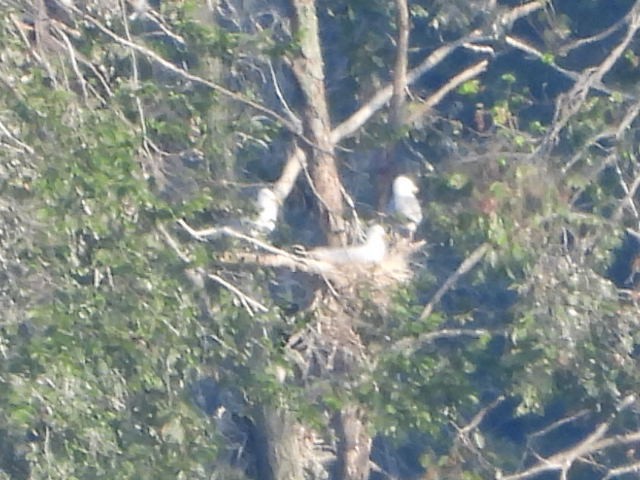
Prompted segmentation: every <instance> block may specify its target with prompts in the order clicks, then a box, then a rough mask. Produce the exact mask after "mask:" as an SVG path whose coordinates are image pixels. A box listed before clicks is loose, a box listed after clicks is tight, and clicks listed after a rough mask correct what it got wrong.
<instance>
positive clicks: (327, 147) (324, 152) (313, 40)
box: [292, 0, 345, 245]
mask: <svg viewBox="0 0 640 480" xmlns="http://www.w3.org/2000/svg"><path fill="white" fill-rule="evenodd" d="M292 5H293V8H294V12H295V13H294V15H293V27H294V37H295V38H297V40H298V42H299V46H300V55H298V56H297V57H296V58H295V59H294V60H293V62H292V66H293V72H294V74H295V76H296V78H297V80H298V83H299V85H300V89H301V90H302V93H303V96H304V108H303V116H304V118H303V125H304V135H305V137H306V138H307V139H308V140H309V141H310V142H311V143H312V144H313V146H308V147H307V148H308V149H309V155H308V158H309V170H310V172H311V178H312V180H313V183H314V185H313V187H314V190H315V192H316V194H317V195H318V198H317V206H318V210H319V212H320V217H321V221H322V226H323V230H324V232H325V234H326V236H327V242H328V244H329V245H339V244H343V243H344V239H345V235H344V234H345V221H344V218H343V215H344V204H343V201H342V184H341V182H340V177H339V175H338V168H337V166H336V161H335V155H334V145H333V143H332V142H331V139H330V136H331V120H330V118H329V110H328V108H327V100H326V93H325V88H324V62H323V59H322V52H321V50H320V37H319V32H318V18H317V15H316V8H315V1H314V0H292Z"/></svg>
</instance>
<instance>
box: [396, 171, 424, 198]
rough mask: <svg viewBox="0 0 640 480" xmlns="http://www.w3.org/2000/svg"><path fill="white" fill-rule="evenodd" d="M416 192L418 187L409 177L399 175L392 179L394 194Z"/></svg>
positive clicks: (412, 193)
mask: <svg viewBox="0 0 640 480" xmlns="http://www.w3.org/2000/svg"><path fill="white" fill-rule="evenodd" d="M416 193H418V187H417V186H416V184H415V183H413V181H412V180H411V179H410V178H409V177H406V176H404V175H399V176H397V177H396V178H395V180H394V181H393V194H394V195H415V194H416Z"/></svg>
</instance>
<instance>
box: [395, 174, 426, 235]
mask: <svg viewBox="0 0 640 480" xmlns="http://www.w3.org/2000/svg"><path fill="white" fill-rule="evenodd" d="M416 193H418V187H417V186H416V184H415V183H413V181H412V180H411V179H410V178H409V177H405V176H404V175H399V176H397V177H396V178H395V180H394V181H393V187H392V196H391V200H390V201H389V208H388V210H389V212H390V213H391V214H392V215H394V216H395V217H397V218H398V220H400V221H401V222H402V223H403V227H404V228H405V229H406V230H408V231H409V233H410V234H411V235H413V234H414V233H415V231H416V230H417V228H418V225H419V224H420V222H421V221H422V207H421V206H420V202H419V201H418V198H417V197H416Z"/></svg>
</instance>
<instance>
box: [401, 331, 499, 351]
mask: <svg viewBox="0 0 640 480" xmlns="http://www.w3.org/2000/svg"><path fill="white" fill-rule="evenodd" d="M490 333H491V332H490V331H489V330H485V329H483V328H476V329H466V328H446V329H443V330H438V331H435V332H427V333H423V334H421V335H418V336H417V337H415V338H413V337H408V338H403V339H402V340H399V341H397V342H396V343H394V344H393V345H392V346H391V348H390V349H389V351H391V352H393V353H402V354H404V355H411V354H412V353H413V352H415V351H416V350H418V349H419V348H421V347H422V346H423V345H427V344H429V343H433V342H435V341H436V340H441V339H443V338H457V337H476V338H477V337H482V336H483V335H488V334H490Z"/></svg>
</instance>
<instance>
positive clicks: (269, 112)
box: [74, 8, 308, 141]
mask: <svg viewBox="0 0 640 480" xmlns="http://www.w3.org/2000/svg"><path fill="white" fill-rule="evenodd" d="M74 10H75V11H76V12H77V13H79V14H82V15H83V18H84V19H86V20H87V21H88V22H90V23H91V24H92V25H94V26H95V27H96V28H97V29H98V30H100V31H101V32H102V33H104V34H105V35H107V36H108V37H109V38H111V39H112V40H114V41H115V42H116V43H119V44H120V45H122V46H125V47H128V48H130V49H133V50H135V51H137V52H138V53H141V54H142V55H144V56H145V57H147V58H148V59H149V60H152V61H154V62H156V63H158V64H159V65H161V66H162V67H164V68H166V69H167V70H170V71H171V72H173V73H175V74H176V75H178V76H180V77H182V78H183V79H185V80H190V81H192V82H194V83H197V84H199V85H204V86H206V87H208V88H210V89H212V90H214V91H215V92H218V93H220V94H221V95H224V96H226V97H228V98H231V99H233V100H235V101H237V102H240V103H242V104H244V105H247V106H249V107H251V108H253V109H254V110H257V111H259V112H262V113H264V114H265V115H267V116H269V117H270V118H273V119H274V120H276V121H277V122H278V123H280V124H281V125H282V126H284V127H285V128H286V129H287V130H289V131H290V132H292V133H294V134H296V135H298V136H300V138H303V137H302V136H301V133H302V132H300V131H299V130H297V127H296V125H293V124H292V123H291V122H289V121H288V120H286V119H285V118H284V117H282V116H281V115H279V114H278V113H276V112H274V111H273V110H271V109H269V108H267V107H265V106H264V105H261V104H259V103H257V102H254V101H253V100H250V99H248V98H246V97H244V96H243V95H241V94H239V93H236V92H233V91H231V90H229V89H227V88H225V87H223V86H221V85H218V84H217V83H214V82H212V81H210V80H206V79H204V78H202V77H199V76H198V75H194V74H192V73H190V72H188V71H187V70H184V69H183V68H180V67H177V66H175V65H174V64H172V63H171V62H169V61H167V60H165V59H164V58H162V57H161V56H160V55H158V54H157V53H155V52H154V51H152V50H150V49H148V48H146V47H144V46H142V45H140V44H138V43H135V42H132V41H129V40H127V39H126V38H123V37H121V36H120V35H118V34H116V33H114V32H113V31H112V30H111V29H109V28H107V27H106V26H105V25H103V24H102V22H100V21H99V20H97V19H96V18H94V17H92V16H91V15H89V14H87V13H85V12H80V11H79V10H78V9H75V8H74ZM303 140H306V139H304V138H303ZM306 141H308V140H306Z"/></svg>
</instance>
